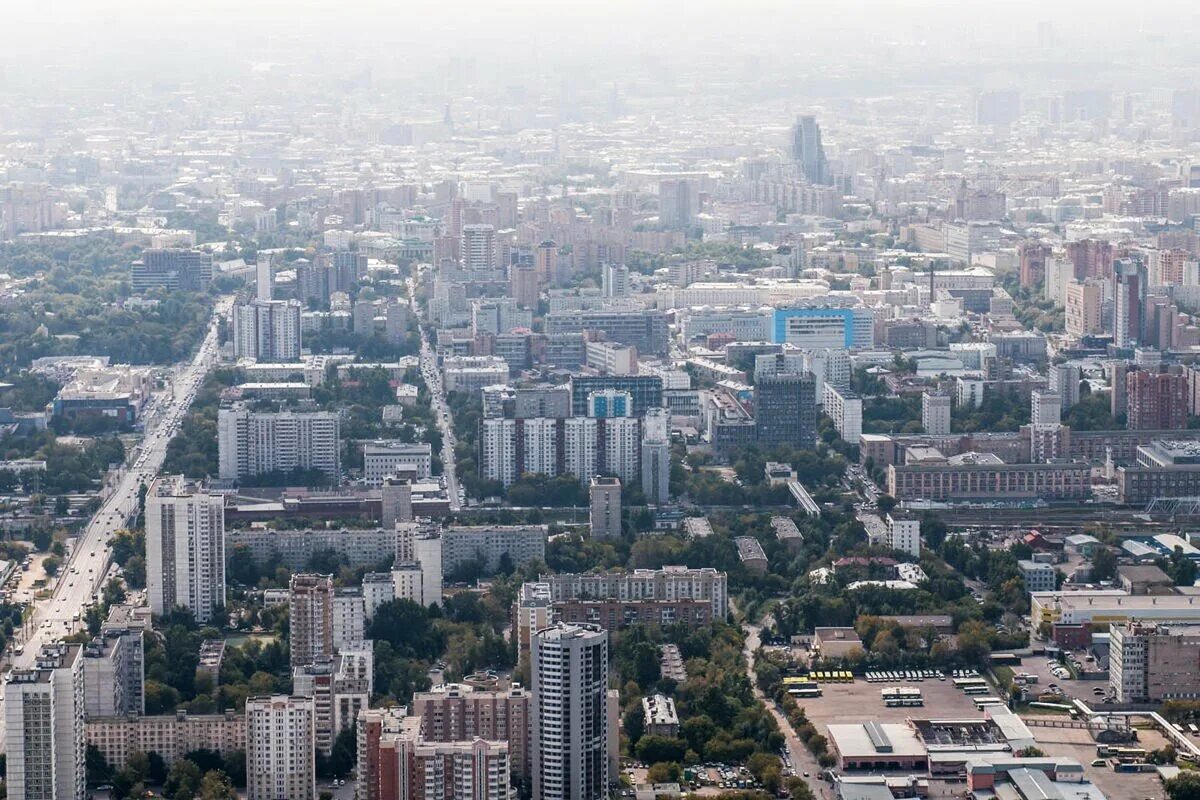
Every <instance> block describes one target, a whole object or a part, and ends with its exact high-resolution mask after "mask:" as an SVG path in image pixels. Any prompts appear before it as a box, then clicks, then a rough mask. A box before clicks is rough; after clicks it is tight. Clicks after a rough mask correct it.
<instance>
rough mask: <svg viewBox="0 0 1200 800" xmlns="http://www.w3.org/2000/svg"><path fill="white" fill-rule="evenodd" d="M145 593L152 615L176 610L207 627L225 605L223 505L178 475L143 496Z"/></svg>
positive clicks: (156, 483) (156, 482)
mask: <svg viewBox="0 0 1200 800" xmlns="http://www.w3.org/2000/svg"><path fill="white" fill-rule="evenodd" d="M146 593H147V595H148V596H149V600H150V608H151V609H152V610H153V611H154V613H155V614H165V613H167V612H169V611H171V610H172V609H173V608H175V607H176V606H181V607H183V608H186V609H188V610H189V611H191V612H192V615H193V616H194V617H195V618H196V620H197V621H199V622H208V621H209V620H211V619H212V618H213V614H214V611H215V610H216V609H217V608H219V607H222V606H224V605H225V501H224V498H223V497H221V495H214V494H209V493H208V492H206V491H204V490H203V489H202V488H201V487H200V486H198V485H196V484H194V483H190V482H188V481H187V480H185V479H184V477H183V476H182V475H164V476H162V477H159V478H156V479H155V480H154V482H153V483H151V484H150V488H149V490H148V492H147V494H146Z"/></svg>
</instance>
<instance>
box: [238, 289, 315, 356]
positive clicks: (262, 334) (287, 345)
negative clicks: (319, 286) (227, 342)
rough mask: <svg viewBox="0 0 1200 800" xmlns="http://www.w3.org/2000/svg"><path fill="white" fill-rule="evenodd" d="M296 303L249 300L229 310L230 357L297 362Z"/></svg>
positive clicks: (298, 350)
mask: <svg viewBox="0 0 1200 800" xmlns="http://www.w3.org/2000/svg"><path fill="white" fill-rule="evenodd" d="M301 310H302V309H301V306H300V301H298V300H252V301H250V302H249V303H238V304H237V305H235V306H234V307H233V354H234V356H236V357H237V358H252V359H254V360H255V361H269V362H274V363H278V362H281V361H296V360H298V359H299V358H300V316H301Z"/></svg>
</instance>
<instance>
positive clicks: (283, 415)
mask: <svg viewBox="0 0 1200 800" xmlns="http://www.w3.org/2000/svg"><path fill="white" fill-rule="evenodd" d="M338 430H339V428H338V416H337V414H333V413H330V412H323V411H322V412H311V413H295V412H292V411H282V412H272V413H260V412H256V411H251V410H249V409H248V408H246V406H245V405H243V404H241V403H238V404H235V405H234V406H233V407H231V408H222V409H221V410H220V413H219V414H218V416H217V442H218V445H219V453H220V476H221V478H222V479H223V480H231V481H236V480H239V479H242V478H247V477H250V476H252V475H260V474H262V473H265V472H275V471H279V472H290V471H292V470H295V469H318V470H321V471H322V472H324V473H325V474H326V475H328V476H330V477H331V478H336V477H337V476H338V474H339V473H340V471H341V453H340V447H339V444H338Z"/></svg>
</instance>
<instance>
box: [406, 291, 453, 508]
mask: <svg viewBox="0 0 1200 800" xmlns="http://www.w3.org/2000/svg"><path fill="white" fill-rule="evenodd" d="M406 282H407V284H408V298H409V304H410V305H411V307H412V312H413V314H414V315H415V316H416V317H417V319H418V320H420V318H421V309H420V308H419V307H418V305H417V285H416V281H415V280H414V279H413V278H408V279H407V281H406ZM418 330H420V332H421V377H423V378H424V379H425V388H426V389H427V390H428V391H429V398H430V406H431V408H432V409H433V415H434V417H435V418H436V419H437V426H438V430H440V431H441V432H442V473H443V475H444V476H445V478H446V494H447V495H448V496H449V498H450V510H451V511H458V510H460V509H461V508H462V506H463V499H464V497H463V494H462V490H461V489H460V488H459V486H458V471H457V469H456V465H455V457H454V445H455V441H456V440H455V438H454V420H453V418H451V416H450V407H449V406H447V405H446V392H445V391H444V389H443V388H442V373H441V372H439V371H438V368H437V354H436V353H434V351H433V346H432V345H431V344H430V342H429V335H428V334H427V333H426V331H425V328H424V327H423V326H421V325H420V323H419V322H418Z"/></svg>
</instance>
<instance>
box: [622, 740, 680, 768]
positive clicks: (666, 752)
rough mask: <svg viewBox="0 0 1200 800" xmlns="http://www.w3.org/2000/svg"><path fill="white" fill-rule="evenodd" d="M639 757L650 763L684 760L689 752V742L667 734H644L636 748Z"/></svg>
mask: <svg viewBox="0 0 1200 800" xmlns="http://www.w3.org/2000/svg"><path fill="white" fill-rule="evenodd" d="M634 752H635V753H636V754H637V757H638V759H640V760H641V761H645V762H646V763H648V764H653V763H656V762H659V761H682V760H683V757H684V755H685V754H686V753H687V742H685V741H683V740H682V739H671V738H668V737H666V736H655V735H649V736H643V737H642V738H641V739H639V740H638V743H637V747H636V748H634Z"/></svg>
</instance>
